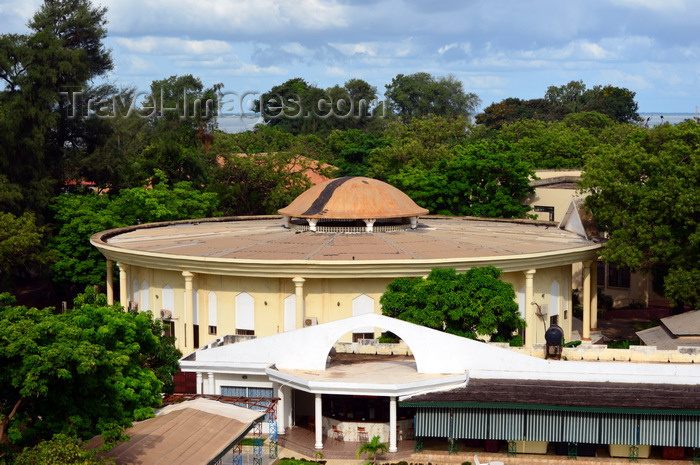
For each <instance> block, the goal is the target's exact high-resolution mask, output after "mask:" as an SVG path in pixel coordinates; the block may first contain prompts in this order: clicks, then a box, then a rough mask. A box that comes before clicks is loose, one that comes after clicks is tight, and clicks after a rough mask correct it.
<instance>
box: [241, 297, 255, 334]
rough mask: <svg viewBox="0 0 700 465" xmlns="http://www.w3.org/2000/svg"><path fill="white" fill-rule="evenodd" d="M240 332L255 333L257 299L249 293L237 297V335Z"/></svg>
mask: <svg viewBox="0 0 700 465" xmlns="http://www.w3.org/2000/svg"><path fill="white" fill-rule="evenodd" d="M238 330H246V331H251V332H253V331H255V299H254V298H253V296H252V295H250V294H248V293H247V292H241V293H240V294H238V295H237V296H236V334H239V333H238ZM251 334H254V333H251Z"/></svg>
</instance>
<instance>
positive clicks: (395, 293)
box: [380, 266, 525, 345]
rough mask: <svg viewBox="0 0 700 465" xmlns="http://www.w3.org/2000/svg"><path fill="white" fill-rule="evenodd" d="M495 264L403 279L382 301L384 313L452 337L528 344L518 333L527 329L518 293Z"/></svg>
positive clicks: (393, 282)
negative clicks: (519, 307) (502, 277)
mask: <svg viewBox="0 0 700 465" xmlns="http://www.w3.org/2000/svg"><path fill="white" fill-rule="evenodd" d="M501 274H502V271H501V270H499V269H498V268H495V267H493V266H485V267H477V268H472V269H470V270H468V271H467V272H465V273H457V272H456V271H455V270H454V269H452V268H436V269H434V270H432V271H431V272H430V274H429V275H428V277H427V278H398V279H395V280H394V281H392V282H391V283H389V285H388V286H387V290H386V292H385V293H384V294H383V295H382V297H381V300H380V302H381V304H382V313H383V314H384V315H387V316H390V317H393V318H398V319H400V320H404V321H409V322H411V323H415V324H419V325H423V326H427V327H428V328H433V329H437V330H438V331H444V332H447V333H450V334H456V335H458V336H462V337H467V338H470V339H478V338H480V337H489V338H490V340H491V341H497V342H511V343H512V344H514V345H518V344H519V345H522V338H521V337H520V336H517V335H514V332H516V331H517V330H519V329H523V328H525V321H524V320H523V319H522V318H521V317H520V314H519V313H518V304H517V303H516V302H515V291H514V290H513V286H512V285H511V284H509V283H506V282H504V281H501V280H500V279H499V277H500V276H501Z"/></svg>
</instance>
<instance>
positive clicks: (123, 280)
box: [117, 263, 129, 308]
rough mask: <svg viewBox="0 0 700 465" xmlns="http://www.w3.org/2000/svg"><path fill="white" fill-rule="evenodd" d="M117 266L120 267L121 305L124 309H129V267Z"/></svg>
mask: <svg viewBox="0 0 700 465" xmlns="http://www.w3.org/2000/svg"><path fill="white" fill-rule="evenodd" d="M117 266H118V267H119V303H120V304H122V307H124V308H129V293H128V291H129V289H128V288H127V286H128V285H129V279H128V276H127V274H126V272H127V270H128V269H129V265H125V264H123V263H117Z"/></svg>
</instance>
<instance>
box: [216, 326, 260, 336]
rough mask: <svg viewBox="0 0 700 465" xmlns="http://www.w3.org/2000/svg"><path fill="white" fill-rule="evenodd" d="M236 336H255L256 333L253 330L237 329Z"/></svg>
mask: <svg viewBox="0 0 700 465" xmlns="http://www.w3.org/2000/svg"><path fill="white" fill-rule="evenodd" d="M215 328H216V327H215ZM236 334H237V335H238V336H255V331H253V330H252V329H237V330H236Z"/></svg>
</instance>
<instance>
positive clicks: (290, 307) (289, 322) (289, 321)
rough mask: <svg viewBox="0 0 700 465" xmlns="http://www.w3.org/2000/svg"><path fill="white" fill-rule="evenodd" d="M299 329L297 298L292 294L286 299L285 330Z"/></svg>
mask: <svg viewBox="0 0 700 465" xmlns="http://www.w3.org/2000/svg"><path fill="white" fill-rule="evenodd" d="M295 329H297V298H296V295H294V294H290V295H288V296H287V297H285V299H284V330H285V331H293V330H295Z"/></svg>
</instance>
